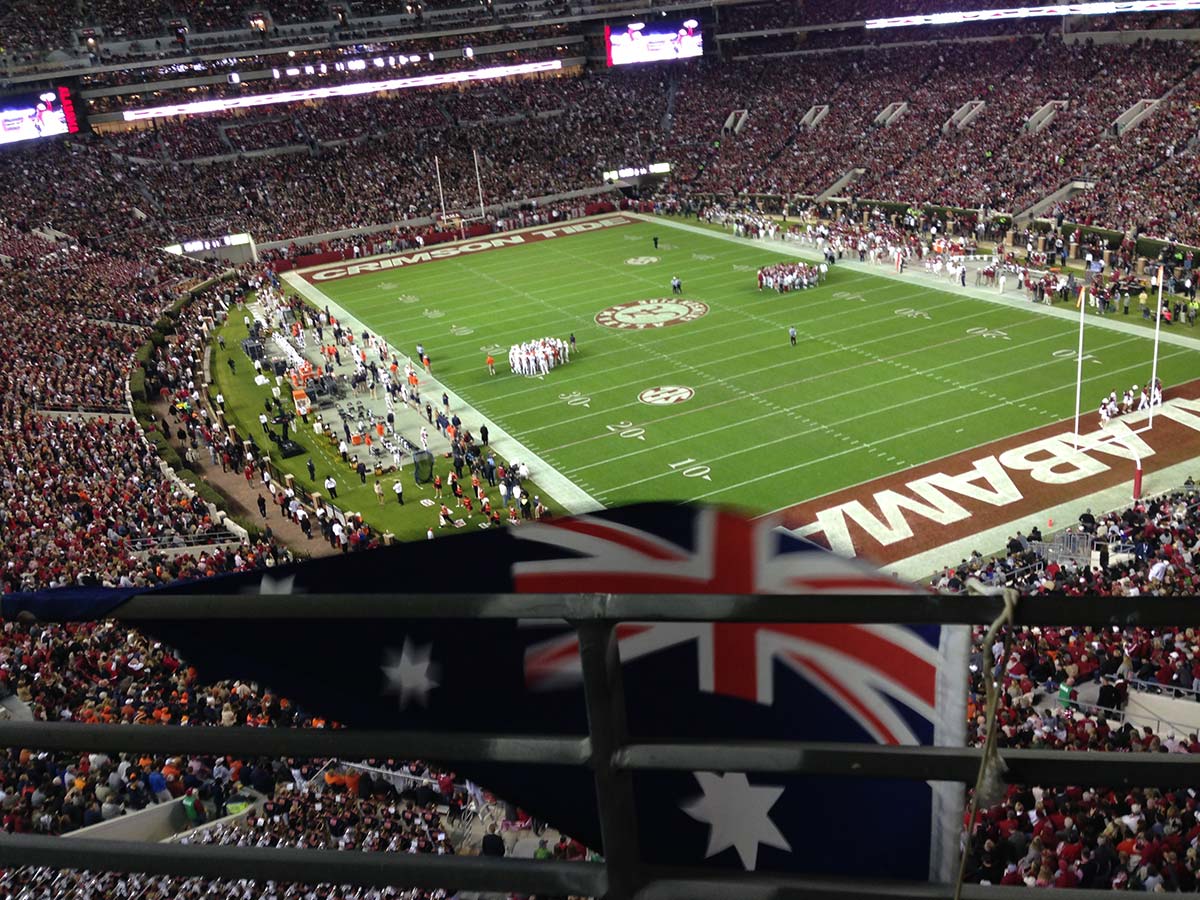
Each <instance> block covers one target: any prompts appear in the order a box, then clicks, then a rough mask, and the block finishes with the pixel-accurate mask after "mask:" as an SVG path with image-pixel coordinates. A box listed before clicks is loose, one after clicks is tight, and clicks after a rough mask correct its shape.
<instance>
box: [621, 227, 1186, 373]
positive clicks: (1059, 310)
mask: <svg viewBox="0 0 1200 900" xmlns="http://www.w3.org/2000/svg"><path fill="white" fill-rule="evenodd" d="M626 215H628V216H631V217H632V218H635V219H639V220H640V221H642V222H651V223H653V224H655V225H663V226H666V227H667V228H677V229H679V230H680V231H688V232H691V233H692V234H701V235H708V236H709V237H712V238H716V239H717V240H723V241H729V242H730V243H733V244H739V245H741V246H743V247H756V248H758V249H760V250H768V251H770V252H772V253H780V254H783V255H784V256H792V257H796V256H800V257H807V258H811V259H814V260H818V259H821V254H819V253H818V252H817V251H816V250H814V249H812V248H811V247H806V246H803V245H801V244H800V243H799V242H797V241H772V240H758V239H756V238H744V237H737V236H736V235H732V234H726V233H725V232H723V231H714V230H712V229H709V228H701V227H699V226H698V225H688V224H686V223H684V222H675V221H672V220H671V219H666V218H663V217H661V216H652V215H646V214H645V213H633V212H630V213H626ZM837 268H839V269H843V268H844V269H847V270H849V271H852V272H864V273H866V274H869V275H874V276H875V277H877V278H890V279H891V280H892V281H901V282H906V283H908V284H912V283H913V282H914V281H915V282H918V283H921V284H925V285H927V286H928V287H930V288H933V289H935V290H939V291H943V292H945V293H947V294H966V295H968V296H971V297H975V298H977V299H979V300H986V301H987V302H988V303H994V304H996V305H997V306H1007V307H1010V308H1011V309H1020V310H1024V311H1025V312H1029V313H1034V314H1035V315H1042V316H1050V317H1051V318H1054V319H1063V320H1064V321H1068V322H1074V323H1076V324H1078V322H1079V313H1078V312H1077V311H1076V310H1075V308H1074V306H1073V305H1072V304H1069V303H1064V304H1062V305H1061V306H1046V305H1045V304H1044V303H1030V302H1029V301H1028V300H1025V299H1022V298H1023V297H1024V295H1025V292H1024V290H1021V291H1019V292H1018V291H1012V292H1010V293H1012V294H1013V295H1014V296H1012V297H1009V296H1008V295H1007V294H999V293H997V292H996V291H995V290H994V289H987V288H977V287H959V286H958V285H955V284H950V283H949V282H948V281H946V280H945V279H944V278H935V277H934V276H932V275H928V274H926V273H925V272H922V271H916V270H913V269H910V270H909V271H908V272H905V273H904V274H903V275H901V274H898V273H897V272H896V271H895V269H894V267H892V266H890V265H878V266H877V265H872V264H871V263H860V262H859V261H858V260H852V259H840V260H838V262H837ZM1131 315H1132V314H1131ZM1123 318H1124V316H1123V315H1122V314H1120V313H1118V314H1116V315H1107V316H1100V315H1094V314H1092V315H1089V316H1088V317H1087V323H1088V324H1089V325H1093V326H1095V327H1096V328H1105V329H1108V330H1109V331H1118V332H1120V333H1122V334H1132V335H1137V336H1138V337H1143V338H1145V339H1146V340H1149V341H1152V340H1154V335H1153V333H1152V332H1150V331H1149V330H1148V329H1146V328H1144V327H1142V326H1140V325H1135V324H1133V323H1131V322H1125V321H1121V319H1123ZM1176 327H1180V328H1182V327H1184V326H1174V325H1172V326H1171V328H1163V329H1162V339H1161V340H1162V343H1164V344H1175V345H1176V346H1178V347H1186V348H1188V349H1189V350H1200V337H1188V336H1186V335H1182V334H1179V333H1177V332H1175V331H1172V330H1171V329H1172V328H1176Z"/></svg>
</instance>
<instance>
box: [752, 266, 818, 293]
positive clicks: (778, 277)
mask: <svg viewBox="0 0 1200 900" xmlns="http://www.w3.org/2000/svg"><path fill="white" fill-rule="evenodd" d="M825 271H826V267H825V265H824V264H821V265H820V266H813V265H809V264H808V263H802V262H794V263H776V264H775V265H773V266H763V267H762V268H761V269H759V270H758V289H759V290H760V291H761V290H762V289H763V288H771V289H772V290H776V291H779V293H781V294H784V293H787V292H788V291H793V290H796V289H798V288H810V287H816V286H817V283H818V282H819V281H820V279H821V276H822V275H823V274H824V273H825Z"/></svg>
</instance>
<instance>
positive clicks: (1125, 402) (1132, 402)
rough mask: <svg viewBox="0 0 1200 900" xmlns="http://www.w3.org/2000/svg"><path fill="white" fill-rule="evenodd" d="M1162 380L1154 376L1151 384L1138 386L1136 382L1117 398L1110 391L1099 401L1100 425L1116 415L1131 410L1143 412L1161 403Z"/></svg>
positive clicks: (1105, 423)
mask: <svg viewBox="0 0 1200 900" xmlns="http://www.w3.org/2000/svg"><path fill="white" fill-rule="evenodd" d="M1162 399H1163V397H1162V381H1160V380H1159V379H1157V378H1155V379H1154V383H1153V384H1148V385H1146V387H1143V388H1139V387H1138V386H1137V385H1136V384H1135V385H1134V386H1133V387H1131V388H1130V389H1129V390H1127V391H1125V393H1124V394H1122V395H1121V399H1120V400H1118V399H1117V392H1116V391H1112V392H1111V393H1110V394H1109V395H1108V396H1107V397H1105V398H1104V399H1103V400H1101V401H1100V425H1101V426H1102V427H1103V426H1104V425H1107V424H1108V423H1109V421H1110V420H1112V419H1115V418H1116V417H1117V416H1120V415H1125V414H1128V413H1131V412H1143V411H1145V410H1147V409H1150V408H1151V407H1152V406H1161V405H1162Z"/></svg>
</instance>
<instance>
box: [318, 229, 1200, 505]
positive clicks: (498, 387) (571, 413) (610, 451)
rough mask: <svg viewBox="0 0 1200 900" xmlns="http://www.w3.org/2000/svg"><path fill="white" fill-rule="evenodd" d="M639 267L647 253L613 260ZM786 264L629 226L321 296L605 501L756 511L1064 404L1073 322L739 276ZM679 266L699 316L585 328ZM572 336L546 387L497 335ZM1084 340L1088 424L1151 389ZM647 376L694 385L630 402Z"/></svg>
mask: <svg viewBox="0 0 1200 900" xmlns="http://www.w3.org/2000/svg"><path fill="white" fill-rule="evenodd" d="M654 235H658V236H659V237H660V239H661V241H662V243H663V244H664V245H665V246H662V247H660V249H659V250H655V249H654V248H653V246H652V243H651V238H652V237H653V236H654ZM643 256H657V257H659V262H657V263H653V264H650V265H628V264H627V263H626V260H627V259H630V258H633V257H643ZM783 258H784V257H781V256H780V255H778V254H777V253H774V252H771V251H769V250H766V249H763V248H759V247H755V246H753V245H746V244H733V243H731V242H729V241H724V240H721V239H719V238H718V237H716V236H715V235H714V236H708V235H700V234H694V233H688V232H683V231H679V230H677V229H673V228H670V227H667V226H665V225H659V224H654V223H639V224H636V225H630V226H623V227H618V228H612V229H608V230H605V231H598V232H590V233H586V234H581V235H575V236H571V237H564V238H557V239H554V240H549V241H544V242H541V243H532V244H527V245H524V246H517V247H509V248H504V249H500V250H493V251H488V252H483V253H478V254H474V255H471V256H467V257H462V258H457V259H446V260H439V261H435V262H428V263H423V264H420V265H415V266H410V267H406V268H403V269H392V270H387V271H383V272H379V273H370V274H363V275H358V276H355V277H350V278H345V279H342V280H338V281H328V282H323V283H321V284H320V285H319V289H320V290H321V291H322V292H324V293H325V294H327V295H328V296H329V297H330V298H332V299H333V300H335V301H336V302H337V303H338V304H340V305H341V306H343V307H344V308H346V309H347V310H349V311H350V312H351V313H352V314H353V315H355V316H356V317H358V318H359V319H360V320H361V321H362V322H364V323H365V324H366V326H367V327H368V328H371V329H373V330H375V331H376V332H378V333H380V334H382V335H383V336H384V337H385V338H387V340H388V341H389V342H391V343H392V344H393V345H395V346H398V347H400V348H402V349H404V350H406V351H407V352H409V353H412V352H413V351H412V349H411V348H412V347H413V346H414V345H415V344H416V343H417V342H418V341H421V342H423V343H424V344H425V346H426V348H427V350H428V352H429V353H430V355H431V357H432V358H433V360H434V370H435V374H436V375H437V376H438V378H440V379H441V380H442V381H444V382H445V383H446V384H447V385H449V386H450V387H451V388H452V389H453V390H455V391H456V392H457V393H458V394H459V395H460V396H461V397H462V398H463V399H464V400H465V401H466V402H467V403H469V404H470V405H471V406H473V407H474V408H475V409H476V410H478V411H479V412H480V413H482V414H483V415H484V416H485V417H487V418H489V419H491V420H493V421H495V422H497V423H499V424H500V425H501V426H502V427H503V428H504V429H506V430H507V431H509V432H510V433H511V434H513V435H514V436H516V437H517V438H519V439H520V440H522V441H523V442H524V443H525V444H526V445H527V446H528V447H529V448H530V449H531V450H533V451H534V452H536V453H538V454H539V455H540V456H541V457H542V459H544V460H545V461H546V462H548V463H549V464H551V465H553V466H554V467H555V468H556V469H557V470H558V471H559V472H561V473H562V474H563V475H565V476H566V477H567V478H569V479H571V480H572V481H573V482H575V483H576V484H577V485H579V486H580V487H582V488H583V489H585V490H587V491H588V492H589V493H591V494H592V496H594V497H595V498H596V499H598V500H599V501H601V502H602V503H604V504H605V505H617V504H623V503H629V502H633V501H638V500H650V499H680V500H682V499H702V500H706V501H713V502H722V503H733V504H737V505H741V506H743V507H746V508H749V509H751V510H754V511H767V510H773V509H777V508H780V507H783V506H786V505H788V504H791V503H796V502H799V501H802V500H805V499H808V498H811V497H814V496H817V495H820V494H824V493H826V492H829V491H833V490H836V489H839V488H843V487H846V486H849V485H853V484H856V483H859V482H862V481H864V480H867V479H870V478H872V477H876V476H880V475H885V474H889V473H892V472H896V471H899V470H903V469H906V468H909V467H911V466H913V465H915V464H918V463H921V462H924V461H927V460H929V459H933V458H936V457H939V456H943V455H945V454H948V453H952V452H955V451H958V450H962V449H965V448H969V447H972V446H975V445H978V444H980V443H983V442H986V441H988V440H992V439H996V438H1000V437H1004V436H1007V435H1011V434H1014V433H1017V432H1020V431H1024V430H1026V429H1029V428H1033V427H1036V426H1039V425H1044V424H1047V423H1049V422H1055V421H1059V420H1061V419H1064V418H1067V417H1068V416H1069V415H1071V414H1072V413H1073V411H1074V401H1075V391H1074V381H1075V361H1074V360H1073V359H1070V358H1067V359H1062V358H1056V357H1054V356H1053V355H1052V354H1053V353H1054V351H1072V350H1073V349H1074V347H1075V346H1076V340H1077V327H1076V326H1075V325H1074V324H1073V323H1071V322H1067V321H1061V320H1058V319H1054V318H1049V317H1046V316H1042V315H1038V314H1036V313H1033V312H1027V311H1025V310H1022V309H1010V308H1005V307H1001V306H997V305H995V304H991V303H987V302H985V301H982V300H979V299H977V298H972V297H969V296H964V295H960V294H952V293H948V292H943V291H938V290H933V289H930V288H928V287H924V286H922V285H920V284H917V283H914V282H911V281H910V282H904V281H897V280H895V279H890V278H884V277H878V276H873V275H868V274H863V273H859V272H852V271H850V270H848V269H843V268H837V267H835V268H834V270H833V272H832V274H831V276H830V278H829V280H828V282H827V283H826V284H825V285H822V286H821V287H820V288H816V289H809V290H808V291H799V292H793V293H789V294H778V293H775V292H772V291H764V292H759V291H758V289H757V285H756V281H755V270H756V269H757V268H758V267H759V266H761V265H763V264H766V263H774V262H778V261H780V260H781V259H783ZM676 274H677V275H679V276H680V277H681V278H682V279H683V285H684V296H685V297H686V298H688V299H692V300H699V301H702V302H704V303H706V304H708V306H709V307H710V312H709V313H708V314H707V315H706V316H704V317H703V318H701V319H699V320H697V321H694V322H690V323H687V324H682V325H675V326H671V327H664V328H651V329H646V330H642V331H618V330H613V329H610V328H605V327H602V326H600V325H598V324H597V323H596V322H595V316H596V314H597V313H598V312H600V311H601V310H602V309H604V308H606V307H608V306H611V305H613V304H617V303H623V302H627V301H633V300H640V299H645V298H654V297H669V296H670V285H669V282H670V278H671V276H672V275H676ZM414 298H415V299H414ZM897 310H909V311H915V312H909V313H907V314H897ZM439 313H440V315H439ZM1128 318H1129V320H1133V319H1134V318H1136V315H1131V316H1129V317H1128ZM789 325H795V326H796V328H797V329H798V330H799V332H800V342H799V346H798V347H795V348H793V347H790V346H789V344H788V339H787V328H788V326H789ZM465 329H470V333H469V334H463V333H462V332H463V331H464V330H465ZM980 331H984V332H987V333H988V334H992V333H994V332H1003V334H1004V335H1007V339H1005V338H1004V337H1001V336H986V335H983V334H980V333H979V332H980ZM570 332H574V333H575V335H576V337H577V339H578V341H579V345H578V352H577V354H576V355H575V356H574V357H573V358H572V361H571V363H570V364H569V365H567V366H565V367H562V368H559V369H556V370H554V371H552V372H551V373H550V374H549V375H548V376H547V377H546V378H545V379H544V380H538V379H530V378H523V377H519V376H515V375H512V374H510V373H509V372H508V366H507V348H508V346H509V345H511V344H512V343H514V342H519V341H523V340H527V339H530V338H535V337H542V336H546V335H553V336H557V337H562V338H565V337H566V336H567V334H568V333H570ZM489 345H498V346H499V347H501V348H503V349H502V350H501V351H499V352H497V353H496V354H495V355H496V358H497V365H498V370H499V371H500V373H501V374H499V375H498V376H496V377H489V376H488V374H487V372H486V371H485V368H484V355H485V354H484V352H483V349H482V348H483V347H486V346H489ZM1087 347H1088V351H1089V352H1090V353H1091V354H1092V355H1093V356H1094V357H1095V359H1096V360H1097V361H1095V362H1092V361H1089V362H1088V363H1087V364H1086V365H1085V372H1084V374H1085V379H1086V381H1085V385H1084V388H1085V393H1084V407H1085V409H1086V410H1087V418H1086V421H1085V425H1086V428H1085V429H1084V430H1091V429H1092V428H1094V427H1095V419H1096V417H1095V416H1094V415H1093V414H1092V410H1093V408H1094V406H1095V402H1096V401H1098V400H1099V398H1100V396H1101V395H1102V394H1107V393H1108V391H1109V390H1112V389H1117V390H1118V391H1119V390H1122V389H1124V388H1128V387H1129V385H1130V384H1132V383H1134V382H1137V383H1139V384H1141V383H1144V382H1146V381H1147V380H1148V379H1149V374H1150V359H1151V350H1152V345H1151V342H1150V341H1149V340H1147V339H1145V338H1142V337H1134V336H1130V335H1124V334H1118V333H1115V332H1112V331H1109V330H1102V329H1099V328H1094V327H1091V328H1089V330H1088V333H1087ZM1196 362H1197V356H1196V353H1195V352H1194V351H1191V350H1185V349H1182V348H1179V347H1175V346H1171V345H1163V348H1162V354H1161V358H1160V364H1159V372H1160V376H1161V377H1162V379H1163V381H1164V383H1166V384H1168V385H1169V384H1172V383H1177V382H1179V381H1183V380H1186V379H1189V378H1191V377H1193V373H1194V371H1195V366H1196ZM658 385H684V386H688V387H691V388H693V389H694V390H695V392H696V393H695V396H694V397H693V398H692V399H691V400H689V401H688V402H685V403H682V404H679V405H675V406H668V407H661V406H649V405H646V404H644V403H641V402H639V399H638V395H639V393H640V392H641V391H643V390H644V389H646V388H651V387H655V386H658ZM582 398H586V399H587V402H586V404H583V403H582ZM572 400H574V401H575V402H574V403H572V402H571V401H572ZM623 423H627V424H623ZM643 429H644V431H641V430H643ZM639 431H641V433H640V434H638V433H637V432H639ZM622 432H624V433H625V435H626V436H622ZM689 461H690V462H689Z"/></svg>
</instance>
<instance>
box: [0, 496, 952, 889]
mask: <svg viewBox="0 0 1200 900" xmlns="http://www.w3.org/2000/svg"><path fill="white" fill-rule="evenodd" d="M166 590H167V591H169V592H171V593H175V594H178V593H181V592H195V593H206V594H207V593H219V592H229V593H261V594H267V593H274V594H280V595H281V596H280V597H279V602H280V603H281V604H286V603H287V602H288V598H287V596H286V595H291V594H301V593H343V594H346V593H370V592H388V593H420V594H428V593H434V592H441V593H509V592H520V593H526V592H527V593H561V592H581V593H663V594H670V593H677V594H703V593H713V594H728V593H761V594H788V593H804V594H812V593H835V594H836V593H874V594H878V593H885V592H895V593H901V592H905V591H908V590H911V588H906V587H904V586H902V585H899V584H898V583H896V582H894V581H892V580H890V579H888V578H885V577H884V576H882V575H880V574H879V573H878V572H877V571H874V570H872V569H871V568H869V567H868V566H866V565H865V564H864V563H862V562H860V561H854V560H846V559H842V558H840V557H837V556H834V555H833V554H830V553H828V552H827V551H825V550H823V549H821V548H818V547H816V546H815V545H813V544H810V543H807V542H805V541H801V540H798V539H796V538H795V537H793V536H791V535H790V534H788V533H786V532H784V531H782V530H779V529H777V528H776V527H775V523H774V522H773V521H772V520H771V519H749V518H746V517H744V516H741V515H739V514H737V513H733V512H728V511H725V510H719V509H713V508H703V507H688V506H676V505H665V504H646V505H639V506H631V507H626V508H623V509H617V510H610V511H606V512H601V513H597V514H595V515H589V516H581V517H577V518H568V519H561V520H553V521H552V522H543V523H538V524H525V525H521V526H519V527H515V528H508V529H505V530H488V531H481V532H478V533H474V534H470V535H463V536H460V537H455V538H453V539H447V540H440V541H434V542H432V543H430V542H425V543H420V544H408V545H400V546H395V547H389V548H384V549H380V550H377V551H372V552H369V553H360V554H353V555H343V556H335V557H324V558H320V559H316V560H312V561H309V562H305V563H300V564H296V565H292V566H287V567H281V568H276V569H274V570H269V571H268V572H266V573H263V572H256V573H246V574H238V575H230V576H224V577H220V578H215V579H210V580H207V581H202V582H191V583H188V584H184V585H174V586H171V587H170V588H167V589H166ZM133 593H134V592H132V591H121V590H86V589H66V590H61V591H46V592H42V593H39V594H26V595H10V596H9V597H6V598H4V609H3V612H4V616H5V617H6V618H12V617H15V616H16V615H17V614H18V613H20V612H21V611H29V612H32V613H33V614H34V615H36V616H38V617H39V618H43V619H70V618H76V619H87V618H102V617H105V616H108V615H112V614H113V613H115V612H119V608H120V605H121V604H122V603H123V602H125V601H126V600H127V599H128V598H129V597H130V596H132V595H133ZM397 602H398V603H401V604H402V603H403V600H398V601H397ZM447 602H452V601H451V600H450V599H449V598H448V599H447ZM797 602H803V601H801V600H798V601H797ZM139 627H141V628H143V629H144V630H145V631H147V632H149V633H150V634H152V635H154V636H155V637H157V638H158V639H160V640H163V641H165V642H167V643H168V644H170V645H171V646H174V647H175V648H177V649H178V650H179V651H181V653H182V654H183V656H184V658H185V659H187V660H188V661H189V662H190V663H191V664H193V665H195V666H196V668H197V670H198V672H199V676H200V679H201V680H202V681H205V682H208V681H213V680H217V679H222V678H240V679H251V680H254V681H256V682H258V683H259V684H260V685H262V686H263V687H264V688H269V689H270V690H272V691H273V692H275V693H276V694H279V695H282V696H284V697H287V698H289V699H290V700H291V701H292V702H293V703H294V704H297V705H299V706H300V707H302V708H303V709H305V710H307V711H309V712H311V713H313V714H319V715H321V716H322V717H324V718H327V719H330V720H335V721H337V722H339V723H342V724H344V725H345V726H347V727H351V728H381V729H403V728H413V729H420V730H451V731H453V730H458V731H469V732H482V731H495V732H504V733H529V734H576V735H583V734H586V733H587V718H586V714H585V709H584V703H583V692H582V683H581V667H580V660H579V652H578V650H579V647H578V641H577V638H576V635H575V632H574V631H573V630H572V629H571V628H570V627H569V626H568V625H567V624H566V623H565V622H559V621H547V620H545V619H530V620H525V621H477V620H470V621H464V620H457V619H446V620H433V621H431V620H415V619H414V620H405V619H402V618H400V619H380V620H377V621H370V620H363V619H353V618H348V619H347V620H345V621H329V620H327V619H322V620H320V621H305V620H290V621H288V620H284V621H279V620H271V621H258V620H244V619H239V620H219V621H218V620H212V619H197V620H189V621H186V622H181V621H171V620H162V621H149V622H142V623H139ZM618 637H619V644H620V649H621V660H622V663H623V676H624V684H625V691H626V702H627V710H628V720H629V730H630V734H631V737H632V739H634V740H639V739H672V740H686V739H700V738H704V739H720V740H755V739H774V740H807V741H853V742H864V741H870V742H877V743H881V744H925V745H933V744H937V745H950V746H961V745H962V741H963V736H964V726H965V722H964V717H965V697H966V675H965V668H966V652H967V641H968V635H967V631H966V629H965V628H963V627H938V626H920V627H908V626H899V625H827V624H752V623H751V624H745V623H736V624H720V623H718V624H714V623H686V624H660V623H637V622H629V623H624V624H622V625H620V626H619V629H618ZM459 774H460V775H465V776H466V777H470V778H471V779H472V780H474V781H476V782H479V783H481V784H483V785H485V786H486V787H488V788H489V789H491V790H492V791H494V792H495V793H496V794H497V795H498V796H500V797H503V798H504V799H506V800H508V801H510V802H512V803H515V804H517V805H518V806H520V807H522V808H524V809H525V810H526V811H528V812H529V813H530V814H532V815H534V816H536V817H537V818H540V819H543V820H545V821H548V822H550V823H551V824H553V825H554V826H556V827H558V828H559V829H561V830H562V831H563V832H565V833H567V834H570V835H572V836H574V837H577V838H579V839H580V840H582V841H583V842H584V843H586V844H588V845H589V846H592V847H594V848H597V849H600V835H599V826H598V822H597V818H596V810H595V797H594V786H593V783H592V780H591V776H590V773H588V772H586V771H583V770H578V771H576V770H571V769H568V768H565V767H564V768H562V769H555V768H550V767H536V768H535V767H529V768H528V769H522V768H521V767H514V766H494V765H479V764H466V763H464V764H463V765H462V766H461V768H460V769H459ZM635 790H636V795H637V811H638V817H639V823H638V825H639V835H640V843H641V851H642V857H643V859H644V860H645V861H646V862H647V863H650V864H661V865H712V866H718V867H724V868H732V869H756V870H764V871H768V870H769V871H781V872H793V873H797V872H799V873H814V874H816V873H820V874H827V875H847V876H861V874H862V873H863V872H870V873H871V874H872V875H873V876H877V877H894V878H908V879H914V880H926V879H928V878H933V879H936V880H943V881H944V880H948V879H949V878H950V876H951V867H952V865H953V862H954V858H955V853H956V846H957V838H958V833H959V829H960V826H961V820H962V803H963V791H962V787H961V786H960V785H957V784H945V783H917V782H908V781H882V780H877V779H855V778H844V779H837V778H828V777H805V776H779V775H762V776H758V775H754V774H746V773H741V772H736V771H733V772H704V771H697V772H681V773H658V772H654V773H639V774H638V775H637V777H636V778H635Z"/></svg>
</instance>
